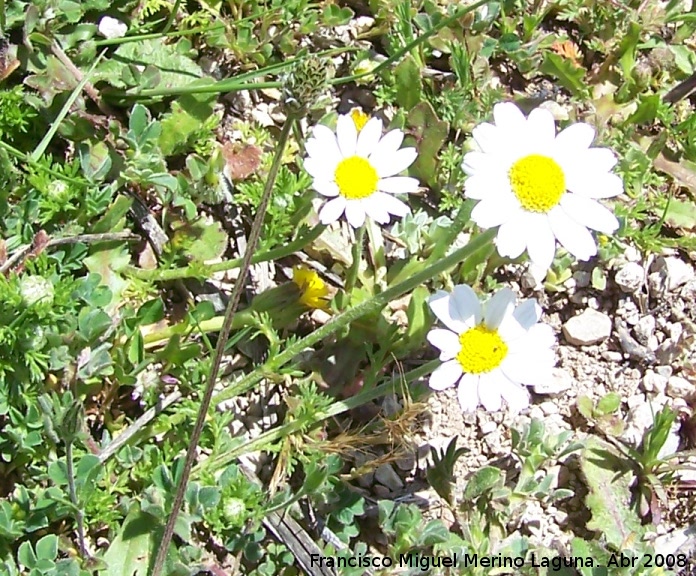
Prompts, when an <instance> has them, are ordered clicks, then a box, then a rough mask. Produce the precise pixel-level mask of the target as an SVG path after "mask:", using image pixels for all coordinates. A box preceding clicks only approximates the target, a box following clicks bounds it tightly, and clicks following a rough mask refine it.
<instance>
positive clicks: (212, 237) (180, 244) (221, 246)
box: [172, 218, 229, 262]
mask: <svg viewBox="0 0 696 576" xmlns="http://www.w3.org/2000/svg"><path fill="white" fill-rule="evenodd" d="M172 228H175V229H176V231H175V232H174V234H173V236H172V245H173V246H175V247H176V248H178V249H180V250H182V251H183V252H184V254H186V255H187V256H188V257H189V258H191V259H192V260H196V261H199V262H206V261H208V260H214V259H215V258H219V257H220V256H222V255H223V254H224V253H225V250H226V249H227V244H228V243H229V238H228V237H227V233H226V232H225V231H224V230H223V229H222V226H221V224H220V222H217V221H215V222H211V221H209V220H207V219H205V218H199V219H198V220H196V221H195V222H191V223H184V222H179V223H178V224H173V225H172Z"/></svg>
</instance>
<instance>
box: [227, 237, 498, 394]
mask: <svg viewBox="0 0 696 576" xmlns="http://www.w3.org/2000/svg"><path fill="white" fill-rule="evenodd" d="M496 232H497V230H496V229H490V230H486V231H485V232H483V233H482V234H480V235H478V236H477V237H476V238H474V239H473V240H471V242H469V243H468V244H467V245H466V246H463V247H462V248H459V249H458V250H455V251H454V252H452V254H450V255H449V256H445V257H444V258H441V259H440V260H438V261H436V262H433V263H432V264H430V266H427V267H426V268H424V269H423V270H421V271H420V272H416V273H415V274H413V275H411V276H409V277H408V278H406V279H405V280H403V281H402V282H400V283H398V284H396V285H394V286H392V287H390V288H387V289H386V290H385V291H384V292H381V293H380V294H377V295H375V296H373V297H372V298H370V299H369V300H365V301H364V302H361V303H360V304H358V305H357V306H356V307H355V308H351V309H349V310H346V311H345V312H343V313H342V314H339V315H338V316H334V317H333V318H332V319H331V320H330V321H329V322H327V323H326V324H324V325H323V326H322V327H321V328H319V329H318V330H315V331H314V332H312V333H311V334H308V335H307V336H305V337H304V338H302V339H300V340H297V341H295V342H293V343H292V344H290V345H289V346H288V347H287V348H286V349H285V350H283V352H281V353H280V354H278V355H277V356H275V357H273V358H271V359H269V360H268V361H267V362H266V363H265V364H263V365H262V366H259V367H258V368H257V369H256V370H254V371H253V372H250V373H249V374H247V375H246V376H244V377H243V378H241V379H240V380H239V381H238V382H235V383H233V384H231V385H230V386H228V387H227V388H226V389H225V390H223V391H222V392H220V393H219V394H217V395H216V396H215V397H214V398H213V402H215V403H216V404H219V403H220V402H222V401H223V400H229V399H230V398H234V397H235V396H238V395H239V394H243V393H244V392H246V391H247V390H249V389H251V388H252V387H253V386H254V385H255V384H256V383H258V382H259V381H260V380H261V379H263V378H264V376H265V375H267V374H273V373H275V372H276V371H277V370H279V369H280V368H282V367H283V366H284V365H285V364H287V363H288V362H290V361H291V360H292V359H293V358H295V356H297V355H298V354H300V353H301V352H302V351H303V350H305V349H306V348H310V347H312V346H314V345H315V344H317V343H318V342H320V341H322V340H323V339H324V338H326V337H328V336H330V335H332V334H334V333H336V332H338V331H339V330H341V329H343V328H344V327H346V326H348V325H349V324H350V323H351V322H354V321H355V320H357V319H358V318H362V317H363V316H366V315H368V314H374V313H375V312H378V311H379V310H381V309H382V308H384V307H385V306H386V305H387V304H388V303H389V302H391V301H392V300H395V299H396V298H399V297H400V296H403V295H404V294H406V293H407V292H410V291H411V290H413V289H414V288H415V287H416V286H419V285H421V284H423V283H425V282H427V281H428V280H431V279H432V278H434V277H436V276H438V275H439V274H442V273H443V272H446V271H447V270H449V269H450V268H452V267H453V266H456V265H457V264H458V263H459V262H461V261H462V260H465V259H466V258H468V257H470V256H471V255H472V254H474V253H476V252H478V251H479V250H482V249H485V248H487V247H488V246H489V244H490V243H491V242H492V241H493V237H494V236H495V233H496Z"/></svg>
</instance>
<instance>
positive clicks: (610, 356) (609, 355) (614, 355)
mask: <svg viewBox="0 0 696 576" xmlns="http://www.w3.org/2000/svg"><path fill="white" fill-rule="evenodd" d="M602 358H604V359H605V360H606V361H607V362H621V361H622V360H623V354H621V352H616V351H614V350H605V351H604V352H602Z"/></svg>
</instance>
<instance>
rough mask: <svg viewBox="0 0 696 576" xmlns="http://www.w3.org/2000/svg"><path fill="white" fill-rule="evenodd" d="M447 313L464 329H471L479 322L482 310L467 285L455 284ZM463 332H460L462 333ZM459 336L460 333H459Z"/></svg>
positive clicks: (479, 302)
mask: <svg viewBox="0 0 696 576" xmlns="http://www.w3.org/2000/svg"><path fill="white" fill-rule="evenodd" d="M449 313H450V316H451V317H452V318H456V319H457V320H460V321H461V322H462V323H463V324H464V326H465V328H466V329H469V328H473V327H474V326H475V325H476V324H479V323H480V322H481V319H482V318H483V310H482V308H481V301H480V300H479V297H478V296H477V295H476V292H474V291H473V290H472V289H471V286H468V285H467V284H457V285H456V286H455V287H454V288H452V294H451V295H450V299H449ZM463 331H464V330H462V332H463ZM459 333H460V334H461V332H459Z"/></svg>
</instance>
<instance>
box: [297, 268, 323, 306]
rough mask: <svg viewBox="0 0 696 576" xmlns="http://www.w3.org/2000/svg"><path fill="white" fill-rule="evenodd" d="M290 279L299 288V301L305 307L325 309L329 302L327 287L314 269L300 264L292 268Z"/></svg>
mask: <svg viewBox="0 0 696 576" xmlns="http://www.w3.org/2000/svg"><path fill="white" fill-rule="evenodd" d="M292 281H293V282H294V283H295V284H296V285H297V287H298V288H299V289H300V303H301V304H304V305H305V306H307V308H319V309H321V310H326V308H327V307H328V304H329V299H328V295H329V288H328V287H327V286H326V284H325V283H324V281H323V280H322V279H321V278H320V277H319V274H317V273H316V272H315V271H314V270H308V269H307V268H304V267H302V266H295V267H294V268H293V269H292Z"/></svg>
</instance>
